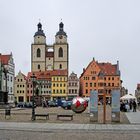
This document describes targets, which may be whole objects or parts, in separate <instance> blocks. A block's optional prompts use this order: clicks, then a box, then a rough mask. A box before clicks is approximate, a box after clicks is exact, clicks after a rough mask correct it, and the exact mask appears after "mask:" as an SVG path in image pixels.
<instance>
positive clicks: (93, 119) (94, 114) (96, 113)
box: [90, 112, 98, 122]
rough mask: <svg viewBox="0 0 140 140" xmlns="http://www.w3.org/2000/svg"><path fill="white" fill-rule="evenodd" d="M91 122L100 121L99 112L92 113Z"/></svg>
mask: <svg viewBox="0 0 140 140" xmlns="http://www.w3.org/2000/svg"><path fill="white" fill-rule="evenodd" d="M90 122H98V112H94V113H90Z"/></svg>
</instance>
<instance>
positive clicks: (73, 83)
mask: <svg viewBox="0 0 140 140" xmlns="http://www.w3.org/2000/svg"><path fill="white" fill-rule="evenodd" d="M77 96H79V79H78V77H77V74H75V73H74V72H72V73H71V74H70V76H69V78H68V99H70V100H71V99H73V98H74V97H77Z"/></svg>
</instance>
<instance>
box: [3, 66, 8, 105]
mask: <svg viewBox="0 0 140 140" xmlns="http://www.w3.org/2000/svg"><path fill="white" fill-rule="evenodd" d="M3 73H4V76H5V94H4V103H5V104H7V102H8V90H7V73H8V69H7V67H4V66H3Z"/></svg>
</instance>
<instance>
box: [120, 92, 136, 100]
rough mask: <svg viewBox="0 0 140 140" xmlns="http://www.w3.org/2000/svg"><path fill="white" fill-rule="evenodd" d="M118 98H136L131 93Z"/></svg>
mask: <svg viewBox="0 0 140 140" xmlns="http://www.w3.org/2000/svg"><path fill="white" fill-rule="evenodd" d="M120 100H128V101H129V100H136V97H135V96H134V95H132V94H126V95H124V96H122V97H121V98H120Z"/></svg>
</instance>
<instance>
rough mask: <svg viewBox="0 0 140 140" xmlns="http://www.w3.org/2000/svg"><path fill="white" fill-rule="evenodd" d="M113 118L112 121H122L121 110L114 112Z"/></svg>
mask: <svg viewBox="0 0 140 140" xmlns="http://www.w3.org/2000/svg"><path fill="white" fill-rule="evenodd" d="M111 120H112V122H120V112H112V114H111Z"/></svg>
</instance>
